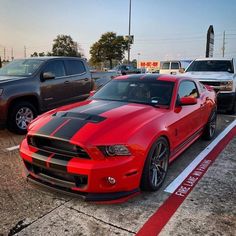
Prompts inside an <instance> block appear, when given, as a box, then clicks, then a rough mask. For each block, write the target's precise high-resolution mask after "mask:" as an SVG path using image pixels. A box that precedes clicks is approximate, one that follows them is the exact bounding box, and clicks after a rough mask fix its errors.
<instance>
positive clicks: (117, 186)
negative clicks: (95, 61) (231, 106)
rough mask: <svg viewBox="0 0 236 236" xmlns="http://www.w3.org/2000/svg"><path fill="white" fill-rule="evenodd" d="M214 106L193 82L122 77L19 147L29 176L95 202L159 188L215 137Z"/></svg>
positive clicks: (46, 117) (45, 123)
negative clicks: (190, 152)
mask: <svg viewBox="0 0 236 236" xmlns="http://www.w3.org/2000/svg"><path fill="white" fill-rule="evenodd" d="M215 101H216V94H215V92H214V91H213V90H211V91H209V90H208V89H207V88H206V87H205V86H204V85H202V84H200V83H199V82H198V81H196V80H194V79H190V78H180V77H174V76H170V75H169V76H166V75H165V76H161V75H156V74H147V75H130V76H120V77H117V78H115V79H113V80H112V81H110V82H109V83H107V84H106V85H105V86H103V87H102V88H101V89H100V90H99V91H97V92H96V93H95V94H94V95H93V96H92V97H90V98H88V99H87V100H86V101H83V102H79V103H74V104H71V105H67V106H64V107H61V108H58V109H55V110H52V111H49V112H47V113H45V114H43V115H41V116H40V117H38V118H36V119H35V120H34V121H33V122H32V123H31V124H30V125H29V129H28V134H27V136H26V137H25V139H24V140H23V141H22V143H21V146H20V155H21V157H22V160H23V162H24V165H25V168H26V173H27V176H28V179H29V180H31V181H33V182H36V183H39V184H43V185H45V186H48V187H53V188H57V189H59V190H64V191H69V192H70V193H77V194H78V195H79V196H82V197H84V198H85V199H86V200H93V201H99V200H111V199H118V198H122V197H126V196H128V195H132V194H135V193H137V192H138V191H139V190H140V189H142V190H147V191H156V190H157V189H159V188H160V186H161V185H162V183H163V181H164V179H165V176H166V173H167V170H168V165H169V163H170V162H172V161H173V160H174V159H175V158H176V157H177V156H179V155H180V153H182V152H183V151H184V150H185V149H186V148H188V147H189V146H190V145H191V144H192V143H193V142H194V141H195V140H196V139H197V138H199V137H200V136H202V135H203V136H204V137H205V138H206V139H211V138H212V137H213V136H214V133H215V129H216V115H217V113H216V102H215Z"/></svg>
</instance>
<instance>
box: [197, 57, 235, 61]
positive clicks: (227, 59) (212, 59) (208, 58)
mask: <svg viewBox="0 0 236 236" xmlns="http://www.w3.org/2000/svg"><path fill="white" fill-rule="evenodd" d="M232 59H233V58H226V57H221V58H220V57H207V58H206V57H205V58H197V59H195V61H209V60H210V61H231V60H232Z"/></svg>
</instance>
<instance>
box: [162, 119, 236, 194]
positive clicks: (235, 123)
mask: <svg viewBox="0 0 236 236" xmlns="http://www.w3.org/2000/svg"><path fill="white" fill-rule="evenodd" d="M234 126H236V120H234V121H233V122H232V123H231V124H230V125H229V126H227V127H226V128H225V129H224V130H223V131H222V132H221V133H220V134H219V135H218V136H217V137H216V138H215V139H214V140H213V142H211V143H210V144H209V145H208V146H207V147H206V148H205V149H204V150H203V151H202V152H201V153H199V155H198V156H197V157H196V158H195V159H194V160H193V161H192V162H191V163H190V164H189V165H188V166H187V167H186V168H185V169H184V170H183V172H182V173H181V174H180V175H179V176H178V177H177V178H176V179H174V181H172V182H171V183H170V184H169V185H168V186H167V187H166V189H165V190H164V191H165V192H168V193H173V192H174V191H175V190H176V189H177V188H178V187H179V186H180V184H181V183H182V182H183V181H184V180H185V178H186V177H187V176H188V175H189V174H190V173H191V172H192V171H193V169H194V168H196V166H197V165H198V164H199V163H200V162H201V161H202V160H203V159H204V158H205V157H206V156H207V155H208V154H209V152H210V151H211V150H212V149H213V148H214V147H215V146H216V145H217V144H218V143H219V142H220V141H221V139H222V138H224V136H225V135H227V134H228V133H229V131H230V130H231V129H232V128H233V127H234Z"/></svg>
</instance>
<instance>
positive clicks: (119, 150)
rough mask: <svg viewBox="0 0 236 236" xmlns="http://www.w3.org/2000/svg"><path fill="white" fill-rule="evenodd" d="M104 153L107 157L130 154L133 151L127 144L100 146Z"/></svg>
mask: <svg viewBox="0 0 236 236" xmlns="http://www.w3.org/2000/svg"><path fill="white" fill-rule="evenodd" d="M98 148H99V149H100V150H101V151H102V153H103V154H104V155H105V156H107V157H113V156H130V155H131V153H130V151H129V149H128V147H126V146H125V145H120V144H118V145H110V146H99V147H98Z"/></svg>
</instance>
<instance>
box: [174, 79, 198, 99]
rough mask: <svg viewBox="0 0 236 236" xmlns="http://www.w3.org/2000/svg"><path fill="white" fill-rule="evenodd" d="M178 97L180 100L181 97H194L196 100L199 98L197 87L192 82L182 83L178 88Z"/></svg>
mask: <svg viewBox="0 0 236 236" xmlns="http://www.w3.org/2000/svg"><path fill="white" fill-rule="evenodd" d="M178 95H179V97H180V98H182V97H194V98H197V97H198V96H199V94H198V90H197V87H196V85H195V83H194V82H192V81H183V82H182V83H181V84H180V86H179V92H178Z"/></svg>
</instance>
